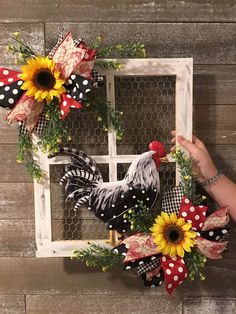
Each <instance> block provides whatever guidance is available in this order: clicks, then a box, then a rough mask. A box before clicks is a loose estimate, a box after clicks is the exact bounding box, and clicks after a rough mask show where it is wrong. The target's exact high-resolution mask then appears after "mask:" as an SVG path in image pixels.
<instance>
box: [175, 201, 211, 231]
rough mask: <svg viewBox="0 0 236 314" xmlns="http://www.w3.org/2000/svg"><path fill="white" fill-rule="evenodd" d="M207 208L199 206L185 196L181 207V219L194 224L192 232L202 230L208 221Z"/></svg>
mask: <svg viewBox="0 0 236 314" xmlns="http://www.w3.org/2000/svg"><path fill="white" fill-rule="evenodd" d="M207 208H208V207H207V206H204V205H197V206H194V205H193V203H192V202H191V201H190V200H189V199H188V198H187V197H186V196H184V197H183V199H182V202H181V205H180V210H179V218H184V219H185V221H186V222H190V223H191V224H192V228H191V229H192V230H194V231H197V230H202V227H203V224H204V221H205V219H206V212H207Z"/></svg>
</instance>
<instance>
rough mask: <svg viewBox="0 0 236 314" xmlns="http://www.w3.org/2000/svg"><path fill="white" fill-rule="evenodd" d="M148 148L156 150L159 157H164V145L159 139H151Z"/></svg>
mask: <svg viewBox="0 0 236 314" xmlns="http://www.w3.org/2000/svg"><path fill="white" fill-rule="evenodd" d="M149 150H153V151H155V152H157V153H158V156H159V157H165V156H166V152H165V147H164V145H163V144H162V143H161V142H159V141H152V142H151V143H150V144H149Z"/></svg>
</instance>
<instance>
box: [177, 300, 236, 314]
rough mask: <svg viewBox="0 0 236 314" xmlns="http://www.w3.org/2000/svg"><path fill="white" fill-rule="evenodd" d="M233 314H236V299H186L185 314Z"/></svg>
mask: <svg viewBox="0 0 236 314" xmlns="http://www.w3.org/2000/svg"><path fill="white" fill-rule="evenodd" d="M199 312H202V313H204V314H212V313H214V314H220V313H225V314H233V313H236V298H227V297H226V298H222V297H211V298H204V297H203V298H202V297H192V298H191V297H189V298H185V299H184V305H183V314H190V313H191V314H198V313H199Z"/></svg>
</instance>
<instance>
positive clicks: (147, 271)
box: [114, 196, 229, 294]
mask: <svg viewBox="0 0 236 314" xmlns="http://www.w3.org/2000/svg"><path fill="white" fill-rule="evenodd" d="M207 210H208V207H207V206H204V205H197V206H194V205H193V203H192V202H191V201H190V200H189V199H188V198H187V197H186V196H184V197H183V198H182V202H181V205H180V209H179V214H178V216H179V217H181V218H184V219H185V221H186V222H190V223H191V224H192V228H191V229H192V230H194V231H195V232H197V237H196V247H197V249H198V250H199V251H200V252H201V253H202V254H203V255H205V256H206V257H208V258H211V259H218V258H221V257H222V256H221V253H222V252H223V251H224V250H225V249H226V245H227V242H226V241H224V238H225V236H226V234H227V233H228V230H227V229H226V228H224V227H225V225H226V224H227V223H228V222H229V216H228V210H227V208H226V207H223V208H220V209H219V210H217V211H215V212H214V213H212V214H211V215H209V216H208V217H206V214H207ZM114 250H116V251H117V252H119V253H121V254H122V255H124V256H125V258H124V261H123V262H124V264H125V266H124V268H125V269H126V270H128V269H131V268H137V274H138V275H142V277H143V279H144V283H145V285H147V286H150V287H154V286H160V285H162V283H163V282H164V280H165V282H166V290H167V292H168V293H169V294H171V293H172V292H173V291H174V289H175V288H176V287H178V286H179V285H180V284H182V283H183V281H184V280H185V279H186V278H188V269H187V266H186V264H185V261H184V258H181V257H179V256H174V257H170V256H168V255H162V253H161V252H159V251H158V249H157V246H156V244H155V243H154V238H153V236H152V235H150V234H149V235H146V234H142V233H137V234H134V235H132V236H130V237H128V238H126V239H125V240H124V241H123V242H122V243H121V244H120V245H119V246H117V247H116V248H115V249H114Z"/></svg>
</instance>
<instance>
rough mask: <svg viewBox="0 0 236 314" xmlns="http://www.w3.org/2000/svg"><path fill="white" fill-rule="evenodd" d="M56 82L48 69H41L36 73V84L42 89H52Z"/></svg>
mask: <svg viewBox="0 0 236 314" xmlns="http://www.w3.org/2000/svg"><path fill="white" fill-rule="evenodd" d="M55 82H56V81H55V77H54V76H53V74H52V72H51V71H50V70H48V69H40V70H38V71H37V72H36V73H35V76H34V83H35V85H36V86H37V87H38V88H40V89H52V88H53V86H54V84H55Z"/></svg>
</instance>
